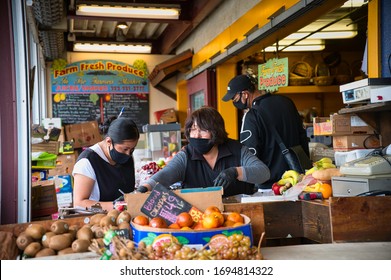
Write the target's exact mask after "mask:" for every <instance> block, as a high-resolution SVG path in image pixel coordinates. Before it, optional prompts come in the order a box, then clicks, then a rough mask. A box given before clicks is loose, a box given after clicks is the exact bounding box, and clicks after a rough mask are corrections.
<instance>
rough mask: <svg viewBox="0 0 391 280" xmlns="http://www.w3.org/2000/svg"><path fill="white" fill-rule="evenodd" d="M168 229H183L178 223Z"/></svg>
mask: <svg viewBox="0 0 391 280" xmlns="http://www.w3.org/2000/svg"><path fill="white" fill-rule="evenodd" d="M168 228H170V229H180V228H181V227H180V226H179V225H178V224H177V223H173V224H171V225H169V226H168Z"/></svg>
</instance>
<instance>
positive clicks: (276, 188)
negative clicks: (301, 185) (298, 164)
mask: <svg viewBox="0 0 391 280" xmlns="http://www.w3.org/2000/svg"><path fill="white" fill-rule="evenodd" d="M302 177H303V174H300V173H299V172H297V171H296V170H287V171H285V172H284V173H283V174H282V176H281V179H280V180H278V182H276V183H274V184H273V186H272V190H273V192H274V194H276V195H281V194H283V193H284V192H286V191H287V190H288V189H289V188H291V187H292V186H294V185H296V184H297V183H298V182H300V181H301V179H302Z"/></svg>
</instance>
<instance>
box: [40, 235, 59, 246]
mask: <svg viewBox="0 0 391 280" xmlns="http://www.w3.org/2000/svg"><path fill="white" fill-rule="evenodd" d="M54 235H56V234H55V233H54V232H51V231H48V232H47V233H45V234H44V235H43V236H42V239H41V243H42V246H43V247H45V248H49V240H50V238H51V237H52V236H54Z"/></svg>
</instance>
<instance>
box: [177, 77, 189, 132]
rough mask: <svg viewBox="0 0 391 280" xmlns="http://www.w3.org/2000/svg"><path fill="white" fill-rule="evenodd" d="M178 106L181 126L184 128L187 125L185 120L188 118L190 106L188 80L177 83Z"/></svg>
mask: <svg viewBox="0 0 391 280" xmlns="http://www.w3.org/2000/svg"><path fill="white" fill-rule="evenodd" d="M176 92H177V106H178V111H177V115H178V118H179V122H180V124H181V127H182V128H183V127H184V125H185V121H186V118H187V108H189V98H188V93H187V81H185V80H182V81H179V82H178V83H177V88H176Z"/></svg>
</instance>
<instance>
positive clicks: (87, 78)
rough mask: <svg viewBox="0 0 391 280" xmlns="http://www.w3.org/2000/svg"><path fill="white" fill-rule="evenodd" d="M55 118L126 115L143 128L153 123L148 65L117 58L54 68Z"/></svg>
mask: <svg viewBox="0 0 391 280" xmlns="http://www.w3.org/2000/svg"><path fill="white" fill-rule="evenodd" d="M51 70H52V71H51V91H52V96H53V97H52V99H53V102H52V104H53V106H52V108H53V117H57V118H61V120H62V123H63V124H74V123H81V122H87V121H95V120H97V121H98V123H99V124H103V123H105V122H106V121H107V120H111V119H112V117H117V116H118V114H119V113H120V112H121V109H122V108H124V111H123V114H122V116H124V117H129V118H132V119H133V120H134V121H135V123H136V124H137V125H138V127H139V129H140V131H142V126H143V125H145V124H148V123H149V82H148V67H147V64H146V62H145V61H144V60H141V59H136V60H135V61H134V62H133V65H131V64H127V63H124V62H121V61H116V60H105V59H95V60H82V61H76V62H73V63H70V64H66V65H65V66H64V67H61V68H59V67H55V68H52V69H51Z"/></svg>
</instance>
